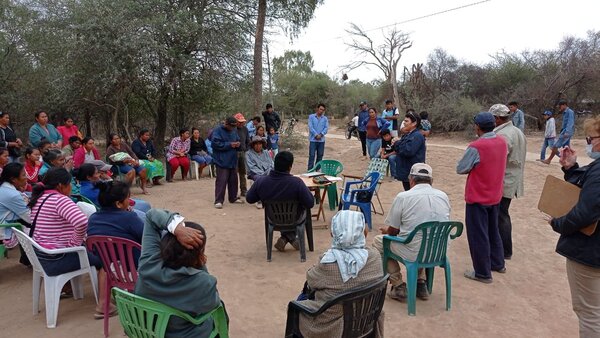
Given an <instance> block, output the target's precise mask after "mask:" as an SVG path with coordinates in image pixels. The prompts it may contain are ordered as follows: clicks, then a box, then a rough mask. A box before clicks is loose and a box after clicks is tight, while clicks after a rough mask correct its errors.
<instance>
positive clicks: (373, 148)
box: [367, 138, 381, 158]
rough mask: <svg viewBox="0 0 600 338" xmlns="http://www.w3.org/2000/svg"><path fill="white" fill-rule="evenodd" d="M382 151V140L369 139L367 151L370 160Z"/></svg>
mask: <svg viewBox="0 0 600 338" xmlns="http://www.w3.org/2000/svg"><path fill="white" fill-rule="evenodd" d="M379 149H381V139H380V138H376V139H370V138H368V139H367V150H368V151H369V158H375V157H376V156H377V154H378V153H379Z"/></svg>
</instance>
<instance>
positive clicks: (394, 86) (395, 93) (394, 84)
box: [388, 69, 405, 111]
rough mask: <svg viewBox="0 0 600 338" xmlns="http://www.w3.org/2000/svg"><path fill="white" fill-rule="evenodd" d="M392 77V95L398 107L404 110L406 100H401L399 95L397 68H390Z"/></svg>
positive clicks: (390, 80) (390, 78)
mask: <svg viewBox="0 0 600 338" xmlns="http://www.w3.org/2000/svg"><path fill="white" fill-rule="evenodd" d="M390 70H391V71H390V77H389V79H388V81H389V82H390V87H391V88H392V96H393V98H394V103H395V104H396V107H398V109H400V111H403V110H404V109H405V107H404V102H400V96H399V95H398V80H396V70H395V69H390Z"/></svg>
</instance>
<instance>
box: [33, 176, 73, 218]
mask: <svg viewBox="0 0 600 338" xmlns="http://www.w3.org/2000/svg"><path fill="white" fill-rule="evenodd" d="M59 184H62V185H66V184H71V174H69V171H68V170H67V169H65V168H50V169H48V171H47V172H46V175H44V178H43V179H42V182H41V183H37V184H36V185H34V186H33V191H32V192H31V199H30V200H29V204H27V206H28V207H29V208H33V206H35V204H36V203H37V201H38V199H39V198H40V196H42V195H43V194H44V191H46V190H52V189H56V188H57V187H58V185H59Z"/></svg>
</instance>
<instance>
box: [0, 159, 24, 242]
mask: <svg viewBox="0 0 600 338" xmlns="http://www.w3.org/2000/svg"><path fill="white" fill-rule="evenodd" d="M26 186H27V177H26V175H25V168H24V167H23V165H22V164H21V163H9V164H7V165H6V167H4V170H3V171H2V174H0V223H25V224H30V223H31V211H30V210H29V208H27V202H28V199H27V196H24V195H23V193H22V191H24V190H25V187H26ZM2 230H3V232H2V235H3V237H0V238H3V239H4V245H6V247H7V248H14V247H15V246H17V244H19V242H18V240H17V236H16V235H14V234H13V231H12V229H10V228H6V229H2ZM25 233H27V231H25Z"/></svg>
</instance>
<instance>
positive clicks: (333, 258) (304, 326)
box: [299, 210, 384, 337]
mask: <svg viewBox="0 0 600 338" xmlns="http://www.w3.org/2000/svg"><path fill="white" fill-rule="evenodd" d="M367 233H368V229H367V228H366V227H365V219H364V216H363V214H362V213H361V212H358V211H352V210H341V211H338V213H337V214H335V216H333V218H332V220H331V236H332V237H333V239H332V243H331V248H330V249H329V250H327V251H326V252H325V253H324V254H323V255H322V256H321V259H320V260H319V263H318V264H317V265H315V266H313V267H312V268H310V269H309V270H308V271H307V272H306V286H307V289H308V290H305V291H303V294H302V295H301V297H300V298H299V299H305V300H302V301H301V302H302V305H304V306H306V307H308V308H311V309H315V310H316V309H318V308H320V307H321V306H322V305H323V304H325V302H327V301H328V300H330V299H332V298H334V297H335V296H337V295H339V294H341V293H343V292H346V291H348V290H350V289H354V288H358V287H361V286H364V285H366V284H370V283H373V282H375V281H377V280H379V279H381V278H382V277H383V266H382V263H381V255H380V254H379V252H378V251H377V250H376V249H374V248H371V247H365V242H366V236H367ZM306 298H308V299H306ZM383 317H384V315H383V312H382V313H381V315H380V316H379V320H378V323H377V325H378V327H379V328H383ZM343 325H344V318H343V311H342V308H341V307H340V306H334V307H331V308H329V309H328V310H327V311H325V312H324V313H322V314H321V315H319V316H317V317H314V318H313V317H308V316H305V315H301V316H300V331H301V332H302V334H303V335H304V336H305V337H341V335H342V332H343V329H344V328H343ZM378 331H379V332H378V334H379V335H378V336H381V329H378Z"/></svg>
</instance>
